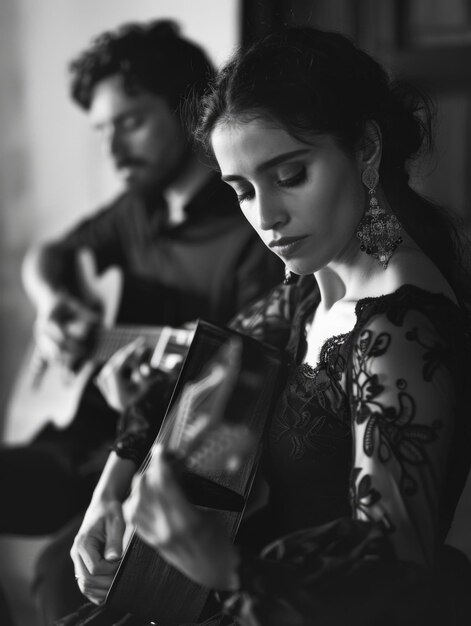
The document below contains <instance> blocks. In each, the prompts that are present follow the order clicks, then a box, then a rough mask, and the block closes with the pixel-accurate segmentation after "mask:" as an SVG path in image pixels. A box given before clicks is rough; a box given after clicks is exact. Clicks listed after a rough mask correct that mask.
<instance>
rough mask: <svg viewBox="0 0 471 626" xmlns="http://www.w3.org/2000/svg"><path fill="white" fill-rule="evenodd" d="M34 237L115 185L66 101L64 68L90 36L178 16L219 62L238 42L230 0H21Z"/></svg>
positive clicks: (80, 211) (71, 219)
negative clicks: (127, 23) (132, 22)
mask: <svg viewBox="0 0 471 626" xmlns="http://www.w3.org/2000/svg"><path fill="white" fill-rule="evenodd" d="M19 3H20V5H21V24H22V29H23V36H22V41H23V55H24V68H23V70H24V74H23V77H24V82H25V91H24V96H25V115H26V120H25V121H26V124H27V126H28V129H29V133H28V139H29V159H30V163H31V181H30V183H31V193H32V197H31V207H30V216H31V223H30V227H31V231H30V236H31V237H32V238H34V239H36V238H38V237H41V236H43V235H49V234H50V233H56V232H61V230H62V228H63V227H64V226H66V225H67V224H70V223H72V222H74V221H75V219H76V218H78V217H79V216H81V215H83V214H84V212H87V211H90V210H92V209H93V208H95V207H96V206H97V202H100V201H102V200H104V199H106V198H108V197H109V196H110V195H111V194H112V193H113V192H114V191H115V190H116V180H115V178H114V175H113V173H112V171H111V169H110V167H109V165H108V163H107V162H106V160H104V159H102V158H100V156H101V155H100V154H99V149H98V143H97V141H96V138H95V137H94V136H93V135H92V133H91V132H90V131H89V130H88V122H87V119H86V116H84V115H83V113H82V112H81V111H80V110H79V109H78V108H77V107H75V106H74V105H73V104H72V103H71V102H70V100H69V98H68V95H67V87H66V65H67V63H68V61H69V60H70V59H71V58H72V57H74V56H75V55H76V54H77V53H78V52H80V51H81V50H82V49H83V47H84V45H86V44H87V43H88V42H89V40H90V39H91V37H93V36H94V35H96V34H98V33H100V32H101V31H103V30H106V29H109V28H113V27H115V26H117V25H119V24H121V23H123V22H125V21H130V20H147V19H152V18H160V17H172V18H176V19H177V20H178V21H179V22H180V24H181V25H182V31H183V34H184V35H186V36H188V37H190V38H192V39H194V40H195V41H197V42H198V43H200V44H202V45H203V47H204V48H205V49H206V50H207V52H208V53H209V55H210V57H211V58H212V59H213V60H214V61H215V62H216V63H221V62H222V61H223V60H224V59H225V58H226V57H227V56H228V54H229V53H230V51H231V50H232V48H233V47H234V45H235V44H236V39H237V30H238V28H237V24H238V16H237V7H238V2H237V1H236V0H222V1H221V0H196V1H195V0H137V1H133V2H129V0H67V1H66V2H64V0H41V2H35V0H20V1H19Z"/></svg>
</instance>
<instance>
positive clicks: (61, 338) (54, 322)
mask: <svg viewBox="0 0 471 626" xmlns="http://www.w3.org/2000/svg"><path fill="white" fill-rule="evenodd" d="M100 319H101V316H100V314H99V313H98V312H97V310H94V309H93V308H91V307H90V306H89V305H87V304H85V303H84V302H82V301H80V300H79V299H77V298H75V297H74V296H72V295H70V294H68V293H66V292H59V293H57V294H55V295H54V297H53V298H51V299H50V300H48V302H44V304H43V306H41V307H40V308H39V310H38V316H37V319H36V324H35V337H36V343H37V346H38V349H39V352H40V354H41V355H42V356H43V358H44V359H46V360H47V361H53V360H58V361H60V362H61V363H62V364H64V365H65V366H66V367H68V368H69V369H73V368H75V367H77V366H78V364H79V363H80V361H81V360H82V359H84V358H85V356H86V354H87V352H88V351H89V349H90V339H91V335H92V332H93V330H94V329H95V328H96V326H97V325H98V324H99V323H100Z"/></svg>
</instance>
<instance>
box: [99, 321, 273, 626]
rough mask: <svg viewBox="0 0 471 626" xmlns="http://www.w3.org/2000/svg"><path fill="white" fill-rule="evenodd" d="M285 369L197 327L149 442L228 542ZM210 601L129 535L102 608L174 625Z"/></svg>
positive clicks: (251, 347) (260, 351)
mask: <svg viewBox="0 0 471 626" xmlns="http://www.w3.org/2000/svg"><path fill="white" fill-rule="evenodd" d="M284 371H285V367H284V358H283V355H282V353H281V352H280V351H278V350H276V349H275V348H272V347H271V346H267V345H265V344H262V343H260V342H258V341H256V340H254V339H251V338H249V337H246V336H244V335H241V334H239V333H236V332H234V331H230V330H227V329H223V328H220V327H218V326H215V325H213V324H209V323H207V322H204V321H200V322H199V323H198V326H197V328H196V332H195V337H194V339H193V341H192V343H191V346H190V349H189V352H188V354H187V357H186V359H185V362H184V364H183V368H182V370H181V372H180V376H179V379H178V381H177V384H176V386H175V389H174V392H173V395H172V399H171V401H170V405H169V408H168V411H167V413H166V417H165V419H164V421H163V424H162V427H161V429H160V432H159V434H158V436H157V438H156V440H155V443H154V446H155V444H159V445H164V446H165V448H166V450H167V451H168V452H169V454H171V455H172V458H173V459H174V465H175V467H176V468H177V471H178V475H179V476H180V481H181V484H182V486H183V488H184V490H185V491H186V493H187V495H188V497H189V499H190V500H191V501H192V502H193V503H194V504H196V505H197V506H200V507H202V508H204V509H206V510H209V509H211V511H212V513H213V514H214V515H217V516H219V517H220V518H221V520H222V522H223V523H224V524H225V526H226V528H227V531H228V533H229V535H230V536H231V537H232V538H233V539H234V538H235V535H236V533H237V529H238V527H239V524H240V522H241V519H242V516H243V513H244V509H245V505H246V502H247V498H248V495H249V493H250V489H251V486H252V482H253V479H254V475H255V471H256V467H257V461H258V458H259V454H260V447H261V446H260V444H261V440H262V436H263V432H264V427H265V422H266V418H267V416H268V415H269V413H270V411H271V409H272V407H273V402H274V399H276V395H277V390H278V389H279V388H280V386H281V385H280V382H281V379H282V377H283V376H284ZM154 446H153V447H152V448H151V451H150V453H149V455H148V457H147V459H146V460H145V462H144V463H143V465H142V467H141V469H140V471H141V472H146V471H148V467H149V460H150V458H151V456H152V450H153V448H154ZM149 480H152V476H149ZM209 595H210V590H209V589H206V588H204V587H202V586H200V585H198V584H196V583H195V582H193V581H191V580H190V579H188V578H187V577H186V576H184V575H183V574H182V573H181V572H179V571H178V570H177V569H175V568H173V567H172V566H171V565H169V564H168V563H167V562H166V561H165V560H164V559H163V558H162V557H160V556H159V554H158V552H157V551H156V550H155V549H153V548H152V547H150V546H148V545H147V544H146V543H144V542H143V541H142V540H141V539H140V538H139V537H138V535H137V534H136V533H135V532H131V539H130V540H129V542H128V544H127V547H126V548H125V550H124V556H123V558H122V560H121V563H120V566H119V568H118V571H117V573H116V575H115V578H114V580H113V583H112V586H111V588H110V590H109V592H108V595H107V598H106V602H105V605H104V606H103V607H102V608H103V609H104V610H105V612H107V614H109V615H112V616H115V615H117V616H119V615H121V616H123V614H126V615H129V614H130V615H132V616H133V617H136V618H139V619H143V620H147V621H151V622H154V623H155V624H157V625H158V626H178V625H180V624H184V623H187V622H193V621H197V620H198V618H199V617H200V615H201V613H202V611H203V609H204V606H205V603H206V601H207V600H208V597H209Z"/></svg>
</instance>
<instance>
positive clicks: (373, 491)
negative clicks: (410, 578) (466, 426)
mask: <svg viewBox="0 0 471 626" xmlns="http://www.w3.org/2000/svg"><path fill="white" fill-rule="evenodd" d="M352 360H353V362H352V379H351V389H350V392H351V407H352V419H353V422H354V440H355V443H354V448H355V453H354V468H353V472H352V497H353V506H354V515H355V517H356V518H357V519H359V520H371V521H376V522H381V524H382V525H383V526H384V527H385V528H386V529H388V530H389V531H390V536H391V539H392V542H393V544H394V548H395V551H396V555H397V557H398V558H399V559H404V560H409V561H413V562H415V563H419V564H422V565H430V564H431V563H432V561H433V558H434V549H435V547H436V542H437V538H438V533H439V528H438V520H439V507H440V499H441V497H442V492H443V487H444V479H445V474H446V468H447V464H448V456H449V451H450V441H451V436H452V433H453V428H454V424H455V419H456V413H457V393H456V388H455V382H454V377H453V369H452V366H451V364H452V362H453V356H452V354H451V347H450V344H449V342H448V341H447V338H446V337H445V335H444V333H442V332H440V331H439V330H438V329H437V326H436V325H435V324H434V323H433V322H432V321H431V319H430V318H429V317H428V316H427V315H425V314H424V313H422V312H419V311H417V310H410V311H408V312H407V313H406V314H405V316H404V317H403V318H402V320H401V321H400V322H397V320H396V321H395V322H393V321H392V320H391V319H390V318H388V317H387V315H385V314H381V315H377V316H374V317H372V318H371V319H370V320H369V321H368V323H367V324H365V325H363V326H362V327H361V329H360V330H359V332H358V333H357V335H356V340H355V345H354V348H353V356H352Z"/></svg>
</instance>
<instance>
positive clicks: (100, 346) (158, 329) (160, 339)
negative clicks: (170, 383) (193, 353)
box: [90, 325, 194, 366]
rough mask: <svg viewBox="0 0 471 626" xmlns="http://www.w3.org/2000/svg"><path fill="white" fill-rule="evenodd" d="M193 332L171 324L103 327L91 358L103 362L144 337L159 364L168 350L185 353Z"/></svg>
mask: <svg viewBox="0 0 471 626" xmlns="http://www.w3.org/2000/svg"><path fill="white" fill-rule="evenodd" d="M193 334H194V331H193V330H188V329H184V328H172V327H170V326H126V325H122V326H121V325H120V326H114V327H113V328H101V329H100V330H99V331H98V333H97V335H96V338H95V343H94V345H93V348H92V350H91V353H90V358H91V359H92V360H93V361H96V362H99V363H103V362H105V361H107V360H108V359H109V358H110V357H111V356H113V354H114V353H115V352H117V351H118V350H119V349H120V348H122V347H124V346H125V345H127V344H129V343H131V342H132V341H134V340H135V339H137V338H138V337H142V338H143V339H144V340H145V342H146V343H147V344H148V345H149V347H151V348H152V350H153V356H152V359H151V364H152V365H155V366H157V365H158V364H159V362H160V360H161V358H162V356H163V355H164V353H166V352H168V351H170V352H173V353H175V354H181V355H184V354H185V353H186V352H187V349H188V346H189V345H190V343H191V340H192V338H193Z"/></svg>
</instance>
